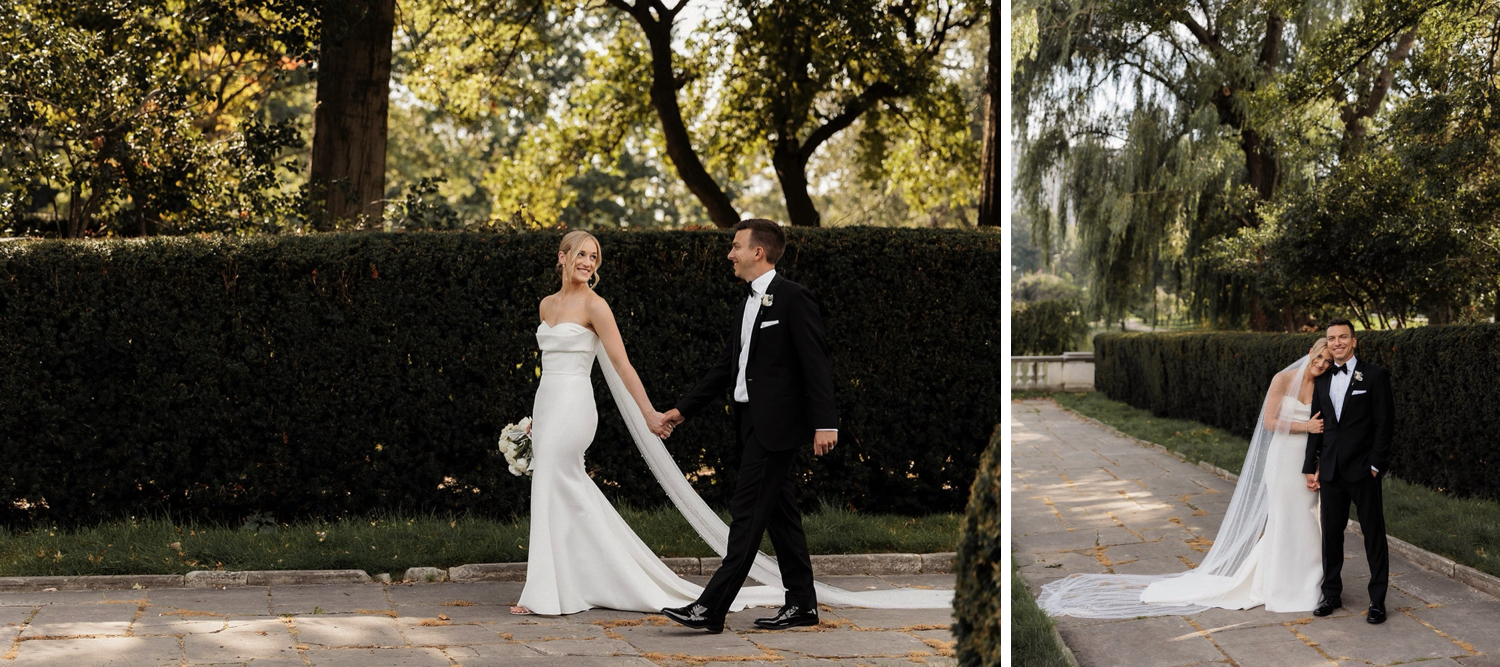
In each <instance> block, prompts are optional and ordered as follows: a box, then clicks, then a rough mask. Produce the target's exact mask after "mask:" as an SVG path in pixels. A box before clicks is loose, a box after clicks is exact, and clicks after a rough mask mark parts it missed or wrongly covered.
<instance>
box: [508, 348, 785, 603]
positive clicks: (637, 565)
mask: <svg viewBox="0 0 1500 667" xmlns="http://www.w3.org/2000/svg"><path fill="white" fill-rule="evenodd" d="M536 339H537V343H538V345H539V346H540V347H541V350H542V379H541V385H540V386H538V387H537V391H536V402H535V404H534V405H533V406H532V412H531V417H532V419H531V445H532V456H533V463H532V477H531V539H530V546H529V547H528V549H529V551H528V556H527V559H526V588H525V590H523V591H522V593H521V600H520V605H521V606H523V607H526V608H527V609H530V610H531V611H532V612H534V613H537V614H571V613H574V612H580V611H584V610H586V609H590V608H593V607H605V608H608V609H620V610H626V611H647V612H654V611H658V610H660V609H662V608H663V607H681V606H683V605H686V604H689V603H691V602H693V601H694V600H696V599H698V594H699V593H701V592H703V589H702V587H700V586H697V585H695V584H693V583H692V582H689V581H686V580H684V579H682V578H681V577H679V576H677V574H676V573H674V572H672V570H670V569H668V568H667V566H666V565H664V564H663V563H662V562H661V560H660V559H658V558H657V557H656V554H654V553H652V551H651V548H650V547H648V546H646V543H645V542H642V541H641V538H640V537H638V536H636V534H635V531H633V530H631V528H630V525H629V524H627V523H625V520H624V519H622V518H620V514H619V513H618V512H616V511H615V508H614V506H613V505H611V504H610V503H609V499H608V498H606V497H605V496H604V493H603V492H601V491H600V490H599V487H598V486H597V485H595V484H594V480H593V479H591V478H589V475H588V472H587V470H585V469H584V466H583V453H584V451H586V450H587V449H588V447H589V445H590V444H591V443H592V442H593V441H594V430H595V428H596V427H597V426H598V424H599V411H598V410H597V409H596V408H595V405H594V384H593V382H592V381H591V380H590V378H589V375H590V373H591V372H592V371H593V368H594V361H595V355H596V350H597V345H596V344H597V341H598V337H597V336H595V335H594V332H593V331H590V330H589V329H588V328H587V327H584V326H583V325H580V324H576V323H573V322H561V323H559V324H558V325H557V326H556V327H552V326H548V325H547V323H546V322H543V323H542V324H541V325H540V326H539V327H538V328H537V333H536ZM632 407H633V406H632ZM783 597H784V595H783V592H782V590H781V589H775V590H771V589H769V588H767V587H747V588H745V589H742V590H741V595H740V598H739V599H738V600H737V601H736V607H735V608H736V609H742V608H744V607H745V606H746V604H756V605H759V604H765V605H779V604H781V600H782V598H783Z"/></svg>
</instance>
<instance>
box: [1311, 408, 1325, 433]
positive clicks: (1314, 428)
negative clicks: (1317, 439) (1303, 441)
mask: <svg viewBox="0 0 1500 667" xmlns="http://www.w3.org/2000/svg"><path fill="white" fill-rule="evenodd" d="M1322 414H1323V413H1322V412H1319V413H1318V414H1315V415H1313V416H1312V419H1309V420H1307V432H1308V433H1322V432H1323V420H1322V419H1320V418H1319V417H1321V416H1322Z"/></svg>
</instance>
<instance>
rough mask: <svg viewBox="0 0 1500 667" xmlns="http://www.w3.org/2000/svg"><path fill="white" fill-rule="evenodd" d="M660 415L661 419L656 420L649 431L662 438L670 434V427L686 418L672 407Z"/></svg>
mask: <svg viewBox="0 0 1500 667" xmlns="http://www.w3.org/2000/svg"><path fill="white" fill-rule="evenodd" d="M660 416H661V421H660V422H658V424H657V426H655V427H652V429H651V432H652V433H655V434H656V435H657V436H658V437H662V438H665V437H667V436H670V435H672V429H673V428H676V427H677V425H678V424H681V423H682V422H683V420H685V419H687V417H684V416H682V413H681V412H678V411H677V408H672V409H671V410H668V411H667V413H666V414H664V415H660Z"/></svg>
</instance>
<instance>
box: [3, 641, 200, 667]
mask: <svg viewBox="0 0 1500 667" xmlns="http://www.w3.org/2000/svg"><path fill="white" fill-rule="evenodd" d="M15 648H16V658H15V660H14V661H10V662H9V663H8V664H10V665H15V666H16V667H21V666H22V665H105V666H108V667H116V666H120V667H125V666H127V665H128V666H129V667H139V666H142V665H163V666H165V665H172V666H173V667H176V666H177V665H180V664H182V648H181V647H180V646H178V644H177V639H176V638H173V637H103V638H81V639H56V640H36V641H23V642H20V645H19V646H17V647H15Z"/></svg>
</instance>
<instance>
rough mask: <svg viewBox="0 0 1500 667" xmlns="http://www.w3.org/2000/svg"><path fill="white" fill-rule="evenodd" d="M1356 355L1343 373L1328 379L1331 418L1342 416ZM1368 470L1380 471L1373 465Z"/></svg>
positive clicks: (1350, 359)
mask: <svg viewBox="0 0 1500 667" xmlns="http://www.w3.org/2000/svg"><path fill="white" fill-rule="evenodd" d="M1358 362H1359V358H1358V357H1349V361H1348V363H1345V364H1344V372H1343V373H1335V374H1334V376H1333V379H1332V380H1329V381H1328V400H1330V401H1333V418H1334V419H1343V418H1344V395H1345V394H1347V393H1349V383H1350V382H1353V381H1354V367H1355V366H1356V365H1357V364H1358ZM1370 470H1374V471H1375V472H1380V469H1378V468H1376V467H1375V466H1370Z"/></svg>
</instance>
